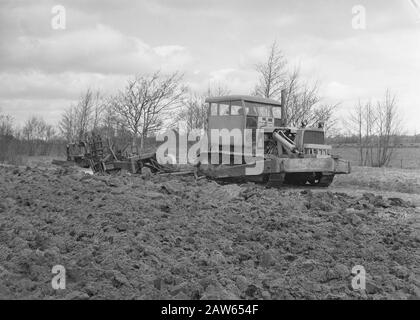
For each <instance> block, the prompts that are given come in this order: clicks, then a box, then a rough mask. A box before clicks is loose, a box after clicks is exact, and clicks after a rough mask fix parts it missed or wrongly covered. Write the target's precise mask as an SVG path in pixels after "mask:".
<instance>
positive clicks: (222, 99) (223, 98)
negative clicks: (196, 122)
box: [206, 95, 281, 106]
mask: <svg viewBox="0 0 420 320" xmlns="http://www.w3.org/2000/svg"><path fill="white" fill-rule="evenodd" d="M238 100H244V101H248V102H255V103H265V104H272V105H277V106H281V103H280V102H278V101H276V100H273V99H267V98H261V97H254V96H247V95H230V96H220V97H211V98H207V99H206V102H210V103H212V102H227V101H238Z"/></svg>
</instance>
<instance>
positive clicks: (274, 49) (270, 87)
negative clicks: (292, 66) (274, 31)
mask: <svg viewBox="0 0 420 320" xmlns="http://www.w3.org/2000/svg"><path fill="white" fill-rule="evenodd" d="M286 66H287V61H286V59H285V57H284V55H283V53H282V52H281V50H280V49H279V48H278V46H277V43H276V42H273V44H272V45H271V47H270V51H269V54H268V57H267V60H266V61H265V62H264V63H259V64H257V65H256V70H257V71H258V73H259V74H260V79H259V83H258V85H257V86H256V88H255V95H257V96H261V97H264V98H271V99H278V98H279V97H280V95H281V90H282V89H283V88H284V86H285V84H286V79H287V70H286Z"/></svg>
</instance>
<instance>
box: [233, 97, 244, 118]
mask: <svg viewBox="0 0 420 320" xmlns="http://www.w3.org/2000/svg"><path fill="white" fill-rule="evenodd" d="M230 114H231V115H232V116H240V115H243V114H244V109H243V107H242V101H232V102H231V106H230Z"/></svg>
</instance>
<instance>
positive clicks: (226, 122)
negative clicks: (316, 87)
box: [56, 92, 351, 187]
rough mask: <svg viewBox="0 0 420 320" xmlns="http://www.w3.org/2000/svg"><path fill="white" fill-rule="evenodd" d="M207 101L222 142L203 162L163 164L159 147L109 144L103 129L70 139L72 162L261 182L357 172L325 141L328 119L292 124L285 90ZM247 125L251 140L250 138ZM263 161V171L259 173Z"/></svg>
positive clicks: (298, 181) (324, 180)
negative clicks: (274, 95) (140, 150)
mask: <svg viewBox="0 0 420 320" xmlns="http://www.w3.org/2000/svg"><path fill="white" fill-rule="evenodd" d="M206 107H207V110H208V113H207V122H206V124H207V136H208V137H210V138H209V143H210V145H212V146H213V145H214V144H215V145H217V146H218V148H213V147H212V148H211V150H210V151H209V150H203V151H200V152H199V153H198V154H197V156H198V158H197V159H198V161H197V163H195V164H194V166H190V169H187V170H180V169H179V167H178V166H174V165H171V164H163V163H161V162H159V161H158V157H157V155H156V153H145V154H141V155H138V154H127V153H124V152H123V151H121V150H119V151H115V150H114V148H113V147H112V145H111V144H110V143H109V141H108V144H107V145H106V144H104V143H103V140H102V139H101V137H100V136H98V135H92V136H91V138H90V139H89V140H87V141H79V142H77V143H73V144H69V145H68V146H67V161H66V163H75V164H77V165H79V166H82V167H90V168H91V169H92V171H93V172H102V173H112V172H116V171H120V170H127V171H129V172H131V173H133V174H138V173H143V172H145V171H150V172H151V173H154V174H171V175H182V174H185V175H188V174H194V175H195V176H196V177H198V176H205V177H207V178H209V179H214V180H217V181H219V182H221V183H238V182H255V183H262V184H266V185H267V186H269V187H279V186H282V185H284V184H291V185H299V186H305V185H309V186H318V187H328V186H329V185H330V184H331V183H332V182H333V179H334V176H335V175H337V174H348V173H350V172H351V168H350V163H349V161H347V160H344V159H341V158H340V157H338V156H335V155H333V154H332V147H331V146H330V145H327V144H325V130H324V126H323V124H322V123H318V125H317V126H316V127H307V126H306V124H305V123H302V125H301V126H300V127H293V126H290V125H288V117H287V114H286V108H285V94H284V92H282V99H281V102H278V101H276V100H272V99H265V98H259V97H252V96H243V95H236V96H221V97H213V98H208V99H206ZM235 130H236V132H241V133H243V134H242V135H241V136H240V139H239V141H240V144H239V145H240V148H239V152H238V149H237V148H236V147H237V146H235V145H234V143H232V139H231V138H232V137H231V136H228V137H227V139H226V132H233V131H235ZM246 131H248V133H250V137H251V139H250V140H249V139H248V140H247V139H245V134H244V132H246ZM214 132H216V133H219V134H216V135H215V134H214ZM257 132H258V133H259V134H258V135H257ZM258 148H260V151H261V152H260V153H258V152H257V149H258ZM238 159H239V161H238ZM56 164H60V163H57V162H56ZM61 164H63V163H61ZM257 166H258V167H259V168H260V170H259V172H257V173H253V171H252V169H253V168H255V167H257ZM250 172H251V173H250Z"/></svg>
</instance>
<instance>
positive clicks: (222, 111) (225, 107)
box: [219, 103, 229, 116]
mask: <svg viewBox="0 0 420 320" xmlns="http://www.w3.org/2000/svg"><path fill="white" fill-rule="evenodd" d="M228 115H229V104H226V103H219V116H228Z"/></svg>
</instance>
